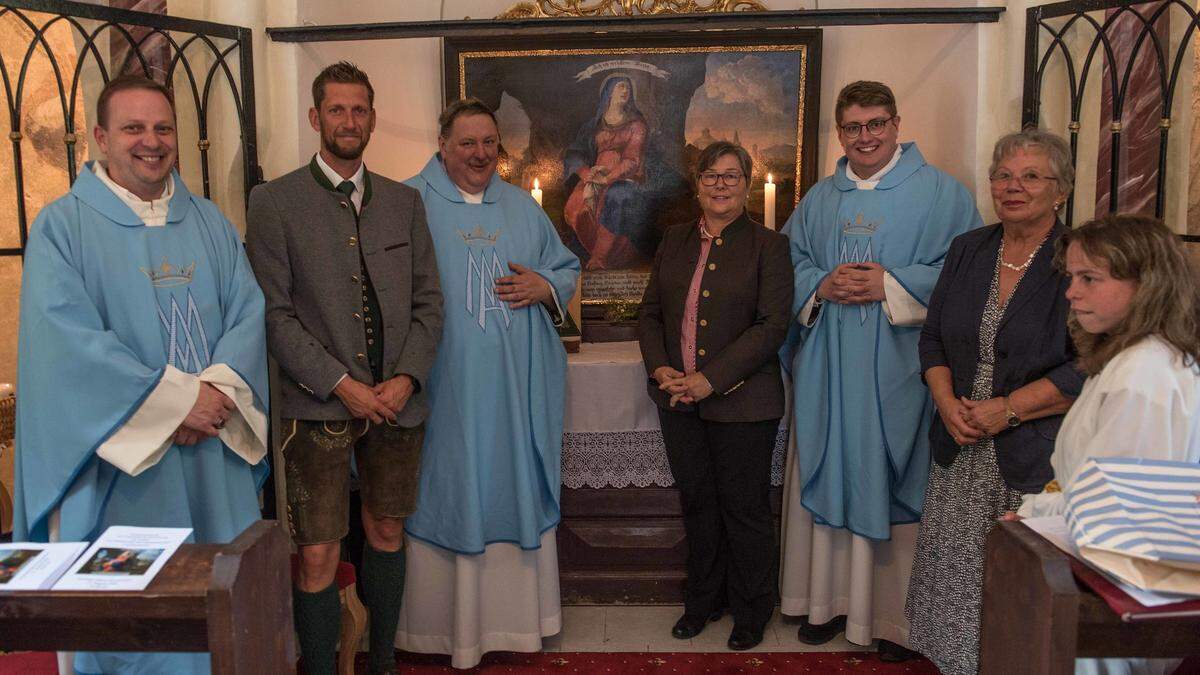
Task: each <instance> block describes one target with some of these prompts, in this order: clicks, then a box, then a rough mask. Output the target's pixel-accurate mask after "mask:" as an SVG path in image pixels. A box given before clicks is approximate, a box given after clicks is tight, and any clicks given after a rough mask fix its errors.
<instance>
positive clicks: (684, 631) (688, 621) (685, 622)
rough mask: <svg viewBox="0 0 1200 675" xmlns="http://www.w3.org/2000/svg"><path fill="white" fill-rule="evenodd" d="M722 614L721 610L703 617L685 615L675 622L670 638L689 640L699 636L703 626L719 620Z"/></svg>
mask: <svg viewBox="0 0 1200 675" xmlns="http://www.w3.org/2000/svg"><path fill="white" fill-rule="evenodd" d="M723 614H724V612H722V611H721V610H717V611H715V612H713V613H712V614H709V615H708V616H706V617H704V616H702V617H695V616H691V615H689V614H687V613H685V614H684V615H683V616H681V617H679V620H678V621H676V622H675V627H674V628H672V629H671V637H674V638H677V639H679V640H690V639H691V638H694V637H696V636H697V635H699V634H700V631H702V630H704V626H706V625H707V624H709V623H711V622H713V621H716V620H717V619H720V618H721V616H722V615H723Z"/></svg>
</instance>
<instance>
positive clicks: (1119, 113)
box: [1022, 0, 1200, 241]
mask: <svg viewBox="0 0 1200 675" xmlns="http://www.w3.org/2000/svg"><path fill="white" fill-rule="evenodd" d="M1099 12H1103V16H1099V17H1098V16H1097V14H1098V13H1099ZM1178 22H1182V23H1178ZM1168 23H1169V24H1172V25H1169V27H1167V26H1166V24H1168ZM1197 25H1200V18H1198V15H1197V12H1196V10H1195V9H1193V8H1192V7H1191V6H1190V5H1189V4H1188V2H1185V1H1183V0H1155V1H1153V2H1142V3H1135V2H1129V1H1128V0H1069V1H1067V2H1058V3H1053V4H1048V5H1041V6H1038V7H1031V8H1029V9H1028V10H1027V13H1026V26H1025V81H1024V96H1023V105H1022V124H1023V125H1037V124H1039V119H1040V117H1041V115H1042V108H1043V103H1044V99H1043V88H1044V86H1045V85H1046V81H1045V79H1046V76H1047V70H1048V68H1050V67H1051V66H1053V65H1056V64H1057V65H1060V66H1061V67H1062V68H1064V69H1065V72H1066V79H1067V83H1066V89H1067V92H1066V93H1067V95H1068V101H1067V111H1068V115H1069V122H1068V124H1067V129H1066V130H1065V131H1066V132H1067V133H1066V134H1064V135H1065V136H1066V137H1067V138H1068V140H1069V141H1070V144H1071V155H1072V160H1073V161H1074V162H1075V166H1076V167H1078V166H1079V157H1078V154H1079V134H1080V130H1081V126H1082V125H1081V120H1082V119H1083V117H1084V115H1085V112H1087V111H1085V110H1084V104H1085V93H1088V92H1087V91H1086V89H1087V86H1088V85H1089V75H1092V74H1093V69H1094V68H1100V69H1101V74H1100V76H1099V77H1096V78H1095V81H1098V82H1099V86H1101V87H1102V88H1103V90H1104V92H1105V93H1104V94H1103V95H1102V97H1101V100H1102V101H1103V102H1102V108H1103V109H1102V111H1101V119H1102V121H1104V122H1106V123H1107V134H1105V131H1104V127H1101V129H1100V130H1098V132H1097V135H1098V137H1100V140H1101V144H1102V147H1103V145H1107V146H1108V148H1107V150H1108V151H1107V153H1106V154H1107V159H1106V161H1107V163H1108V166H1107V168H1108V181H1107V182H1108V185H1107V188H1106V189H1107V196H1108V199H1107V209H1108V211H1109V212H1112V213H1116V212H1118V211H1120V210H1122V208H1124V209H1125V210H1130V207H1131V205H1130V204H1127V203H1124V202H1123V201H1122V199H1123V195H1122V192H1123V186H1122V184H1121V183H1122V176H1123V175H1124V174H1123V172H1122V169H1123V167H1122V162H1123V160H1124V157H1123V155H1122V148H1123V145H1124V144H1126V143H1127V139H1126V137H1125V136H1126V135H1127V134H1128V127H1129V125H1130V123H1131V122H1135V121H1140V122H1141V123H1142V124H1146V123H1147V122H1149V123H1151V124H1155V125H1157V134H1158V138H1157V146H1158V147H1157V176H1156V179H1155V180H1154V188H1153V189H1154V195H1153V200H1154V215H1155V216H1156V217H1158V218H1162V217H1163V216H1164V213H1165V211H1166V204H1167V185H1168V181H1167V178H1168V172H1169V171H1170V170H1171V166H1170V165H1169V163H1168V161H1167V160H1168V155H1167V151H1168V145H1169V143H1170V141H1171V110H1172V106H1173V105H1174V104H1175V103H1176V97H1177V95H1179V93H1180V92H1181V91H1182V92H1183V93H1184V94H1185V95H1186V94H1187V93H1189V92H1190V89H1189V88H1188V86H1187V85H1190V84H1191V83H1184V86H1183V87H1180V86H1179V84H1180V83H1179V80H1180V72H1181V71H1182V70H1183V69H1184V68H1185V67H1186V66H1187V65H1188V63H1187V62H1186V61H1185V59H1188V58H1190V53H1189V51H1190V50H1189V45H1190V44H1191V41H1192V39H1193V37H1194V35H1195V32H1196V28H1197ZM1164 27H1165V28H1166V29H1165V30H1164ZM1122 48H1123V49H1122ZM1148 64H1149V65H1148ZM1137 69H1142V71H1143V73H1144V72H1145V71H1146V70H1147V69H1148V70H1149V72H1150V73H1152V78H1153V79H1152V80H1151V83H1152V85H1153V86H1152V91H1153V92H1154V94H1155V95H1157V96H1158V101H1157V105H1156V106H1155V108H1154V109H1156V110H1159V111H1161V115H1160V116H1159V118H1158V119H1157V120H1154V119H1150V120H1145V119H1142V120H1135V119H1134V118H1135V117H1138V116H1139V115H1144V114H1145V112H1146V111H1145V110H1135V108H1134V105H1133V104H1134V103H1135V102H1136V101H1135V100H1134V98H1133V96H1132V93H1133V92H1132V91H1131V89H1130V87H1131V84H1132V83H1135V81H1136V80H1137V79H1138V78H1137V77H1135V71H1136V70H1137ZM1142 81H1143V82H1145V81H1146V80H1145V79H1144V78H1143V80H1142ZM1093 86H1095V85H1093ZM1051 91H1056V90H1055V89H1051ZM1143 93H1144V92H1143ZM1110 98H1111V103H1109V99H1110ZM1145 98H1146V97H1143V102H1144V100H1145ZM1151 133H1153V132H1151ZM1105 136H1107V137H1105ZM1176 136H1179V134H1176ZM1182 142H1185V143H1187V142H1190V139H1186V138H1185V139H1182ZM1101 152H1103V151H1101ZM1098 154H1099V153H1098ZM1144 187H1145V186H1143V188H1144ZM1104 189H1105V186H1103V185H1099V186H1098V190H1099V191H1100V197H1101V198H1100V199H1099V201H1101V202H1102V201H1103V191H1104ZM1124 191H1125V192H1126V196H1127V195H1128V194H1129V190H1128V188H1127V187H1126V188H1125V190H1124ZM1074 206H1075V205H1074V200H1073V199H1071V200H1068V202H1067V209H1066V219H1067V223H1068V224H1070V223H1071V222H1072V219H1073V215H1074ZM1098 206H1103V204H1099V205H1098ZM1184 238H1185V239H1187V240H1189V241H1200V237H1197V236H1186V235H1185V237H1184Z"/></svg>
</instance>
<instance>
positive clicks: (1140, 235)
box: [1054, 215, 1200, 375]
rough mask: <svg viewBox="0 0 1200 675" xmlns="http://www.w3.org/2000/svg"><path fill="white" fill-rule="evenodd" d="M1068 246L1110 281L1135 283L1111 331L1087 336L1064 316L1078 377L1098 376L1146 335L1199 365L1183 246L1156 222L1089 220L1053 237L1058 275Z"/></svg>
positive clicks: (1196, 310) (1193, 290)
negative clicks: (1104, 272)
mask: <svg viewBox="0 0 1200 675" xmlns="http://www.w3.org/2000/svg"><path fill="white" fill-rule="evenodd" d="M1071 244H1078V245H1079V248H1080V249H1081V250H1082V251H1083V253H1084V254H1085V255H1086V256H1087V257H1088V258H1089V259H1090V260H1092V261H1093V262H1095V263H1103V264H1105V265H1107V266H1108V272H1109V274H1110V275H1112V277H1113V278H1114V279H1124V280H1129V281H1133V282H1135V283H1136V284H1137V290H1135V291H1134V295H1133V299H1132V301H1131V302H1130V305H1129V314H1128V315H1127V316H1126V317H1125V318H1124V319H1122V320H1121V322H1120V323H1118V324H1117V325H1116V326H1115V327H1114V328H1113V329H1112V331H1111V332H1108V333H1103V334H1092V333H1088V332H1087V331H1085V330H1083V327H1082V326H1080V325H1079V321H1078V320H1077V319H1076V318H1075V314H1074V312H1072V313H1071V314H1070V317H1069V318H1068V320H1067V325H1068V327H1069V328H1070V331H1071V339H1072V340H1074V342H1075V347H1076V348H1077V349H1078V350H1079V365H1080V367H1081V368H1082V369H1083V371H1084V372H1086V373H1087V374H1088V375H1095V374H1096V373H1099V372H1100V371H1101V370H1102V369H1103V368H1104V366H1105V364H1107V363H1108V362H1109V361H1110V360H1111V359H1112V358H1113V357H1114V356H1116V355H1117V354H1118V353H1120V352H1121V351H1122V350H1124V349H1127V348H1129V347H1131V346H1133V345H1134V344H1136V343H1137V342H1139V341H1141V340H1143V339H1145V338H1147V337H1150V336H1152V335H1153V336H1157V337H1159V338H1161V339H1163V340H1165V341H1166V342H1167V343H1168V344H1170V345H1171V346H1172V347H1174V348H1175V349H1176V350H1177V351H1178V352H1179V354H1180V356H1181V357H1183V361H1184V364H1186V365H1191V364H1195V363H1197V362H1198V361H1200V276H1198V275H1197V272H1196V268H1195V267H1194V266H1193V265H1192V263H1191V261H1190V260H1189V259H1188V254H1187V251H1186V250H1184V245H1183V241H1182V240H1181V239H1180V238H1179V237H1178V236H1176V235H1175V233H1174V232H1172V231H1171V230H1170V229H1168V228H1167V226H1166V225H1164V224H1163V223H1162V221H1160V220H1157V219H1154V218H1148V217H1146V216H1138V215H1115V216H1113V215H1110V216H1105V217H1103V218H1096V219H1094V220H1090V221H1088V222H1086V223H1084V224H1083V225H1081V226H1080V227H1078V228H1076V229H1074V230H1070V231H1068V232H1067V233H1065V234H1064V235H1063V236H1062V237H1060V238H1059V240H1058V244H1057V246H1056V249H1055V255H1054V262H1055V264H1056V265H1057V266H1058V268H1059V269H1061V270H1065V269H1066V252H1067V247H1068V246H1070V245H1071Z"/></svg>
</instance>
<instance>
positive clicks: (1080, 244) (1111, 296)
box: [1018, 215, 1200, 675]
mask: <svg viewBox="0 0 1200 675" xmlns="http://www.w3.org/2000/svg"><path fill="white" fill-rule="evenodd" d="M1056 262H1057V263H1058V264H1059V266H1060V267H1062V268H1063V269H1065V271H1066V273H1067V276H1069V277H1070V278H1071V285H1070V288H1069V289H1068V291H1067V299H1068V300H1070V302H1071V316H1070V319H1069V324H1070V328H1071V335H1072V338H1073V339H1074V340H1075V344H1076V347H1077V348H1078V350H1079V354H1080V360H1079V362H1080V366H1081V367H1082V369H1083V370H1084V371H1085V372H1086V373H1087V374H1088V375H1089V377H1088V380H1087V382H1086V383H1085V384H1084V386H1083V391H1082V392H1081V393H1080V395H1079V398H1078V399H1077V400H1076V401H1075V404H1074V405H1073V406H1072V407H1071V410H1070V412H1068V413H1067V416H1066V418H1065V419H1064V420H1063V424H1062V428H1061V429H1060V430H1059V432H1058V440H1057V442H1056V443H1055V446H1054V454H1053V455H1052V456H1051V458H1050V463H1051V465H1052V466H1053V467H1054V476H1055V480H1054V481H1052V482H1051V483H1050V484H1049V485H1047V487H1046V490H1045V491H1043V492H1042V493H1040V494H1035V495H1027V496H1026V497H1025V500H1024V503H1023V504H1022V505H1021V509H1020V511H1019V512H1018V513H1019V515H1020V516H1021V517H1026V518H1028V517H1035V516H1047V515H1057V514H1061V513H1063V512H1064V511H1065V510H1066V497H1065V495H1066V493H1067V492H1068V491H1069V490H1070V488H1071V481H1072V479H1073V478H1074V476H1075V474H1076V472H1077V471H1078V470H1079V467H1080V466H1082V465H1083V463H1084V462H1086V461H1087V460H1088V459H1090V458H1093V457H1112V456H1121V457H1144V458H1148V459H1166V460H1174V461H1185V462H1197V461H1200V366H1198V365H1197V360H1198V358H1200V279H1198V278H1197V275H1196V272H1195V270H1194V269H1193V268H1192V267H1191V266H1190V265H1189V262H1188V256H1187V252H1186V251H1185V250H1184V246H1183V243H1182V242H1181V241H1180V239H1179V238H1178V237H1177V236H1175V235H1174V234H1173V233H1172V232H1171V231H1170V230H1169V229H1167V227H1166V226H1165V225H1163V224H1162V223H1161V222H1159V221H1157V220H1153V219H1151V218H1145V217H1142V216H1131V215H1123V216H1108V217H1105V218H1101V219H1097V220H1093V221H1090V222H1088V223H1086V224H1084V225H1083V226H1081V227H1080V228H1078V229H1075V230H1072V231H1070V232H1068V233H1067V234H1065V235H1063V237H1062V239H1061V240H1060V241H1059V248H1058V254H1057V257H1056ZM1178 663H1179V661H1178V660H1177V659H1076V661H1075V672H1076V673H1106V674H1118V673H1119V674H1130V675H1133V674H1142V673H1145V674H1150V673H1170V672H1172V671H1173V670H1174V668H1175V667H1176V666H1177V665H1178Z"/></svg>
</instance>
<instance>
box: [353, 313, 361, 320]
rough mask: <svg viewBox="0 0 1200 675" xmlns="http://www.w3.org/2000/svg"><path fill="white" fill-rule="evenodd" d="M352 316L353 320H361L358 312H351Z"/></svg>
mask: <svg viewBox="0 0 1200 675" xmlns="http://www.w3.org/2000/svg"><path fill="white" fill-rule="evenodd" d="M353 316H354V320H355V321H361V320H362V317H361V316H359V314H358V312H355V313H354V314H353Z"/></svg>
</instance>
